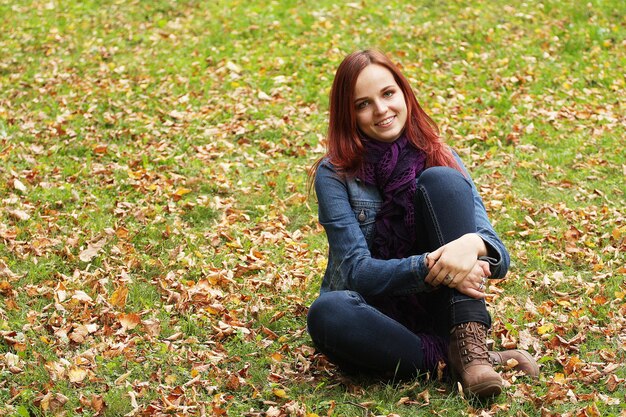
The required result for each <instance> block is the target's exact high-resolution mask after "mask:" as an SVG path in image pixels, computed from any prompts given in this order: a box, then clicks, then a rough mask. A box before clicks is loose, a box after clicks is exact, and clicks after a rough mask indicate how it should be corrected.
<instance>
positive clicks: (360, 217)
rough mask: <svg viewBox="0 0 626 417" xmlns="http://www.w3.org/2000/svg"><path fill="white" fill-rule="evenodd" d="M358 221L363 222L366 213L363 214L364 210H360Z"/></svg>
mask: <svg viewBox="0 0 626 417" xmlns="http://www.w3.org/2000/svg"><path fill="white" fill-rule="evenodd" d="M358 219H359V221H360V222H364V221H365V220H366V219H367V215H366V214H365V210H361V212H360V213H359V217H358Z"/></svg>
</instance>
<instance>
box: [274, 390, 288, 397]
mask: <svg viewBox="0 0 626 417" xmlns="http://www.w3.org/2000/svg"><path fill="white" fill-rule="evenodd" d="M272 392H273V393H274V395H275V396H277V397H279V398H287V391H285V390H284V389H282V388H274V389H273V390H272Z"/></svg>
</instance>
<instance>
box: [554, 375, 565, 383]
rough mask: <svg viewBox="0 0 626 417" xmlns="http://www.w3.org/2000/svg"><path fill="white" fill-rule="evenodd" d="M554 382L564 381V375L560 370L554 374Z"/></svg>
mask: <svg viewBox="0 0 626 417" xmlns="http://www.w3.org/2000/svg"><path fill="white" fill-rule="evenodd" d="M554 382H558V383H562V382H565V375H563V374H562V373H560V372H557V373H555V374H554Z"/></svg>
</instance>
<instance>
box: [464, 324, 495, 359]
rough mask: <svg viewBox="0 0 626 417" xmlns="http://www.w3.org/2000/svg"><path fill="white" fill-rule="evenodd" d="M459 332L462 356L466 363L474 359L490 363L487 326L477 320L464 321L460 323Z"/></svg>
mask: <svg viewBox="0 0 626 417" xmlns="http://www.w3.org/2000/svg"><path fill="white" fill-rule="evenodd" d="M457 332H459V335H458V340H459V345H460V348H461V357H462V358H463V360H464V361H465V363H466V364H467V363H470V362H472V361H474V360H481V361H486V362H487V363H490V360H489V352H488V350H487V344H486V343H485V340H486V338H487V329H486V328H485V326H483V325H481V324H479V323H476V322H471V323H463V324H461V325H459V327H458V328H457Z"/></svg>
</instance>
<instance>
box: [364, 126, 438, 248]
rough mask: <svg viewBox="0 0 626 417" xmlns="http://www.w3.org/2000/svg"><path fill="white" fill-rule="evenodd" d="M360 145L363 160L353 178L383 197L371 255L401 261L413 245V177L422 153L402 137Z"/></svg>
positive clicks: (423, 156) (422, 159)
mask: <svg viewBox="0 0 626 417" xmlns="http://www.w3.org/2000/svg"><path fill="white" fill-rule="evenodd" d="M363 143H364V145H365V158H364V161H363V166H362V167H361V169H360V171H359V173H358V174H357V177H358V178H359V179H361V180H362V181H364V182H365V183H366V184H371V185H375V186H376V187H377V188H378V189H379V190H380V192H381V194H382V198H383V203H382V206H381V208H380V211H379V212H378V214H377V215H376V225H375V226H376V233H375V236H374V241H373V244H372V256H373V257H374V258H377V259H399V258H404V257H406V256H408V255H410V254H411V251H412V249H413V248H414V246H415V241H416V229H415V215H414V204H413V196H414V195H415V189H416V185H415V178H417V176H418V175H419V174H421V173H422V171H423V170H424V168H425V166H426V154H425V153H424V152H423V151H421V150H418V149H416V148H414V147H413V146H412V145H411V144H410V143H409V141H408V140H407V138H406V136H405V135H402V136H400V138H398V139H397V140H396V141H394V142H379V141H376V140H371V139H366V138H363Z"/></svg>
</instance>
